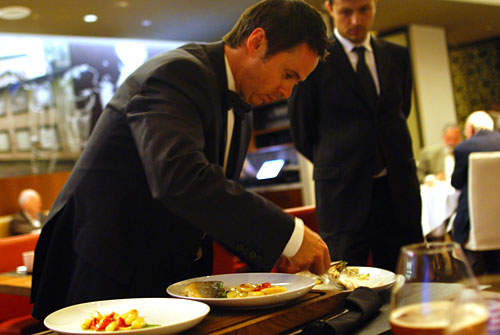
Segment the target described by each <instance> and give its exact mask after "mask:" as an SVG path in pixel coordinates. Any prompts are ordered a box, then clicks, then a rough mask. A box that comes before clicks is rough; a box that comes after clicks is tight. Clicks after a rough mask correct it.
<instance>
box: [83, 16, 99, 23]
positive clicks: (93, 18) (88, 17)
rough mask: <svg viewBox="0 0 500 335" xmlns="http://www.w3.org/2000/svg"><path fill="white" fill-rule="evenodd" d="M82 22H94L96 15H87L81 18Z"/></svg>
mask: <svg viewBox="0 0 500 335" xmlns="http://www.w3.org/2000/svg"><path fill="white" fill-rule="evenodd" d="M83 21H85V22H89V23H90V22H96V21H97V15H94V14H87V15H85V16H84V17H83Z"/></svg>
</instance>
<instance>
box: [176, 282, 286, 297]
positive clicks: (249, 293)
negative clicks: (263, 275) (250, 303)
mask: <svg viewBox="0 0 500 335" xmlns="http://www.w3.org/2000/svg"><path fill="white" fill-rule="evenodd" d="M285 291H286V287H284V286H278V285H274V286H273V285H271V283H267V282H266V283H262V284H251V283H244V284H240V285H238V286H231V287H229V288H228V289H227V290H225V289H224V283H223V282H221V281H205V282H192V283H189V284H188V285H187V286H186V287H185V288H184V289H183V290H182V294H184V295H185V296H187V297H194V298H229V299H233V298H245V297H257V296H264V295H270V294H276V293H281V292H285Z"/></svg>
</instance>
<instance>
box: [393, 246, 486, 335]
mask: <svg viewBox="0 0 500 335" xmlns="http://www.w3.org/2000/svg"><path fill="white" fill-rule="evenodd" d="M396 273H397V275H398V278H397V280H396V283H395V284H394V286H393V288H392V291H391V303H390V306H391V311H390V315H389V322H390V324H391V328H392V332H393V334H394V335H406V334H411V335H421V334H422V335H424V334H425V335H444V334H446V332H447V331H448V330H449V324H450V318H451V317H452V315H451V311H452V310H453V308H454V307H455V305H454V302H455V301H456V299H458V298H460V299H462V300H463V301H461V302H464V301H465V299H466V298H467V301H470V300H471V299H472V298H473V297H474V298H476V297H477V296H478V292H479V291H478V284H477V281H476V279H475V277H474V274H473V272H472V269H471V267H470V265H469V263H468V261H467V259H466V257H465V255H464V252H463V250H462V248H461V247H460V245H459V244H457V243H454V242H433V243H418V244H411V245H407V246H404V247H402V248H401V250H400V253H399V259H398V265H397V269H396ZM464 292H468V295H465V293H464ZM465 305H466V304H465V303H464V304H461V305H460V306H465ZM486 313H487V312H486ZM486 315H487V314H486ZM457 316H458V315H457ZM486 319H487V318H486ZM483 321H484V322H485V320H483ZM479 334H480V333H478V335H479Z"/></svg>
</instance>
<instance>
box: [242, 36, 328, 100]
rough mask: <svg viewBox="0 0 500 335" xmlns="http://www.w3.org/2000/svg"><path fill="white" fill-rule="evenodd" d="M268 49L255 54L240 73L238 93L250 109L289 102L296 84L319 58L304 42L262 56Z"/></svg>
mask: <svg viewBox="0 0 500 335" xmlns="http://www.w3.org/2000/svg"><path fill="white" fill-rule="evenodd" d="M266 50H267V47H266V48H264V49H262V50H260V51H258V52H256V53H255V54H254V55H253V56H252V57H251V58H250V61H249V62H248V64H247V66H245V68H244V69H243V70H242V75H241V76H240V77H239V87H237V90H238V93H239V94H240V96H241V97H243V99H244V100H245V101H246V102H247V103H248V104H250V105H251V106H259V105H263V104H266V103H270V102H274V101H279V100H282V99H288V97H290V95H291V93H292V89H293V87H294V86H295V84H297V83H298V82H299V81H302V80H304V79H306V77H307V76H308V75H309V74H310V73H311V72H312V71H313V70H314V68H315V67H316V65H317V64H318V60H319V57H318V55H317V54H316V53H315V52H314V51H312V50H311V49H310V48H309V46H308V45H307V44H306V43H302V44H299V45H297V46H295V47H293V48H291V49H289V50H287V51H282V52H278V53H276V54H274V55H272V56H270V57H266V56H265V51H266Z"/></svg>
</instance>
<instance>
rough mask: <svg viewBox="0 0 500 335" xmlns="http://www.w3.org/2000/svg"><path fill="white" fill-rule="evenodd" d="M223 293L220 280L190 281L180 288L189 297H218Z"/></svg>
mask: <svg viewBox="0 0 500 335" xmlns="http://www.w3.org/2000/svg"><path fill="white" fill-rule="evenodd" d="M223 293H224V287H223V282H221V281H201V282H192V283H189V284H188V285H187V286H186V287H185V288H184V289H183V290H182V294H184V295H185V296H187V297H191V298H219V297H220V296H221V295H222V294H223Z"/></svg>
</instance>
